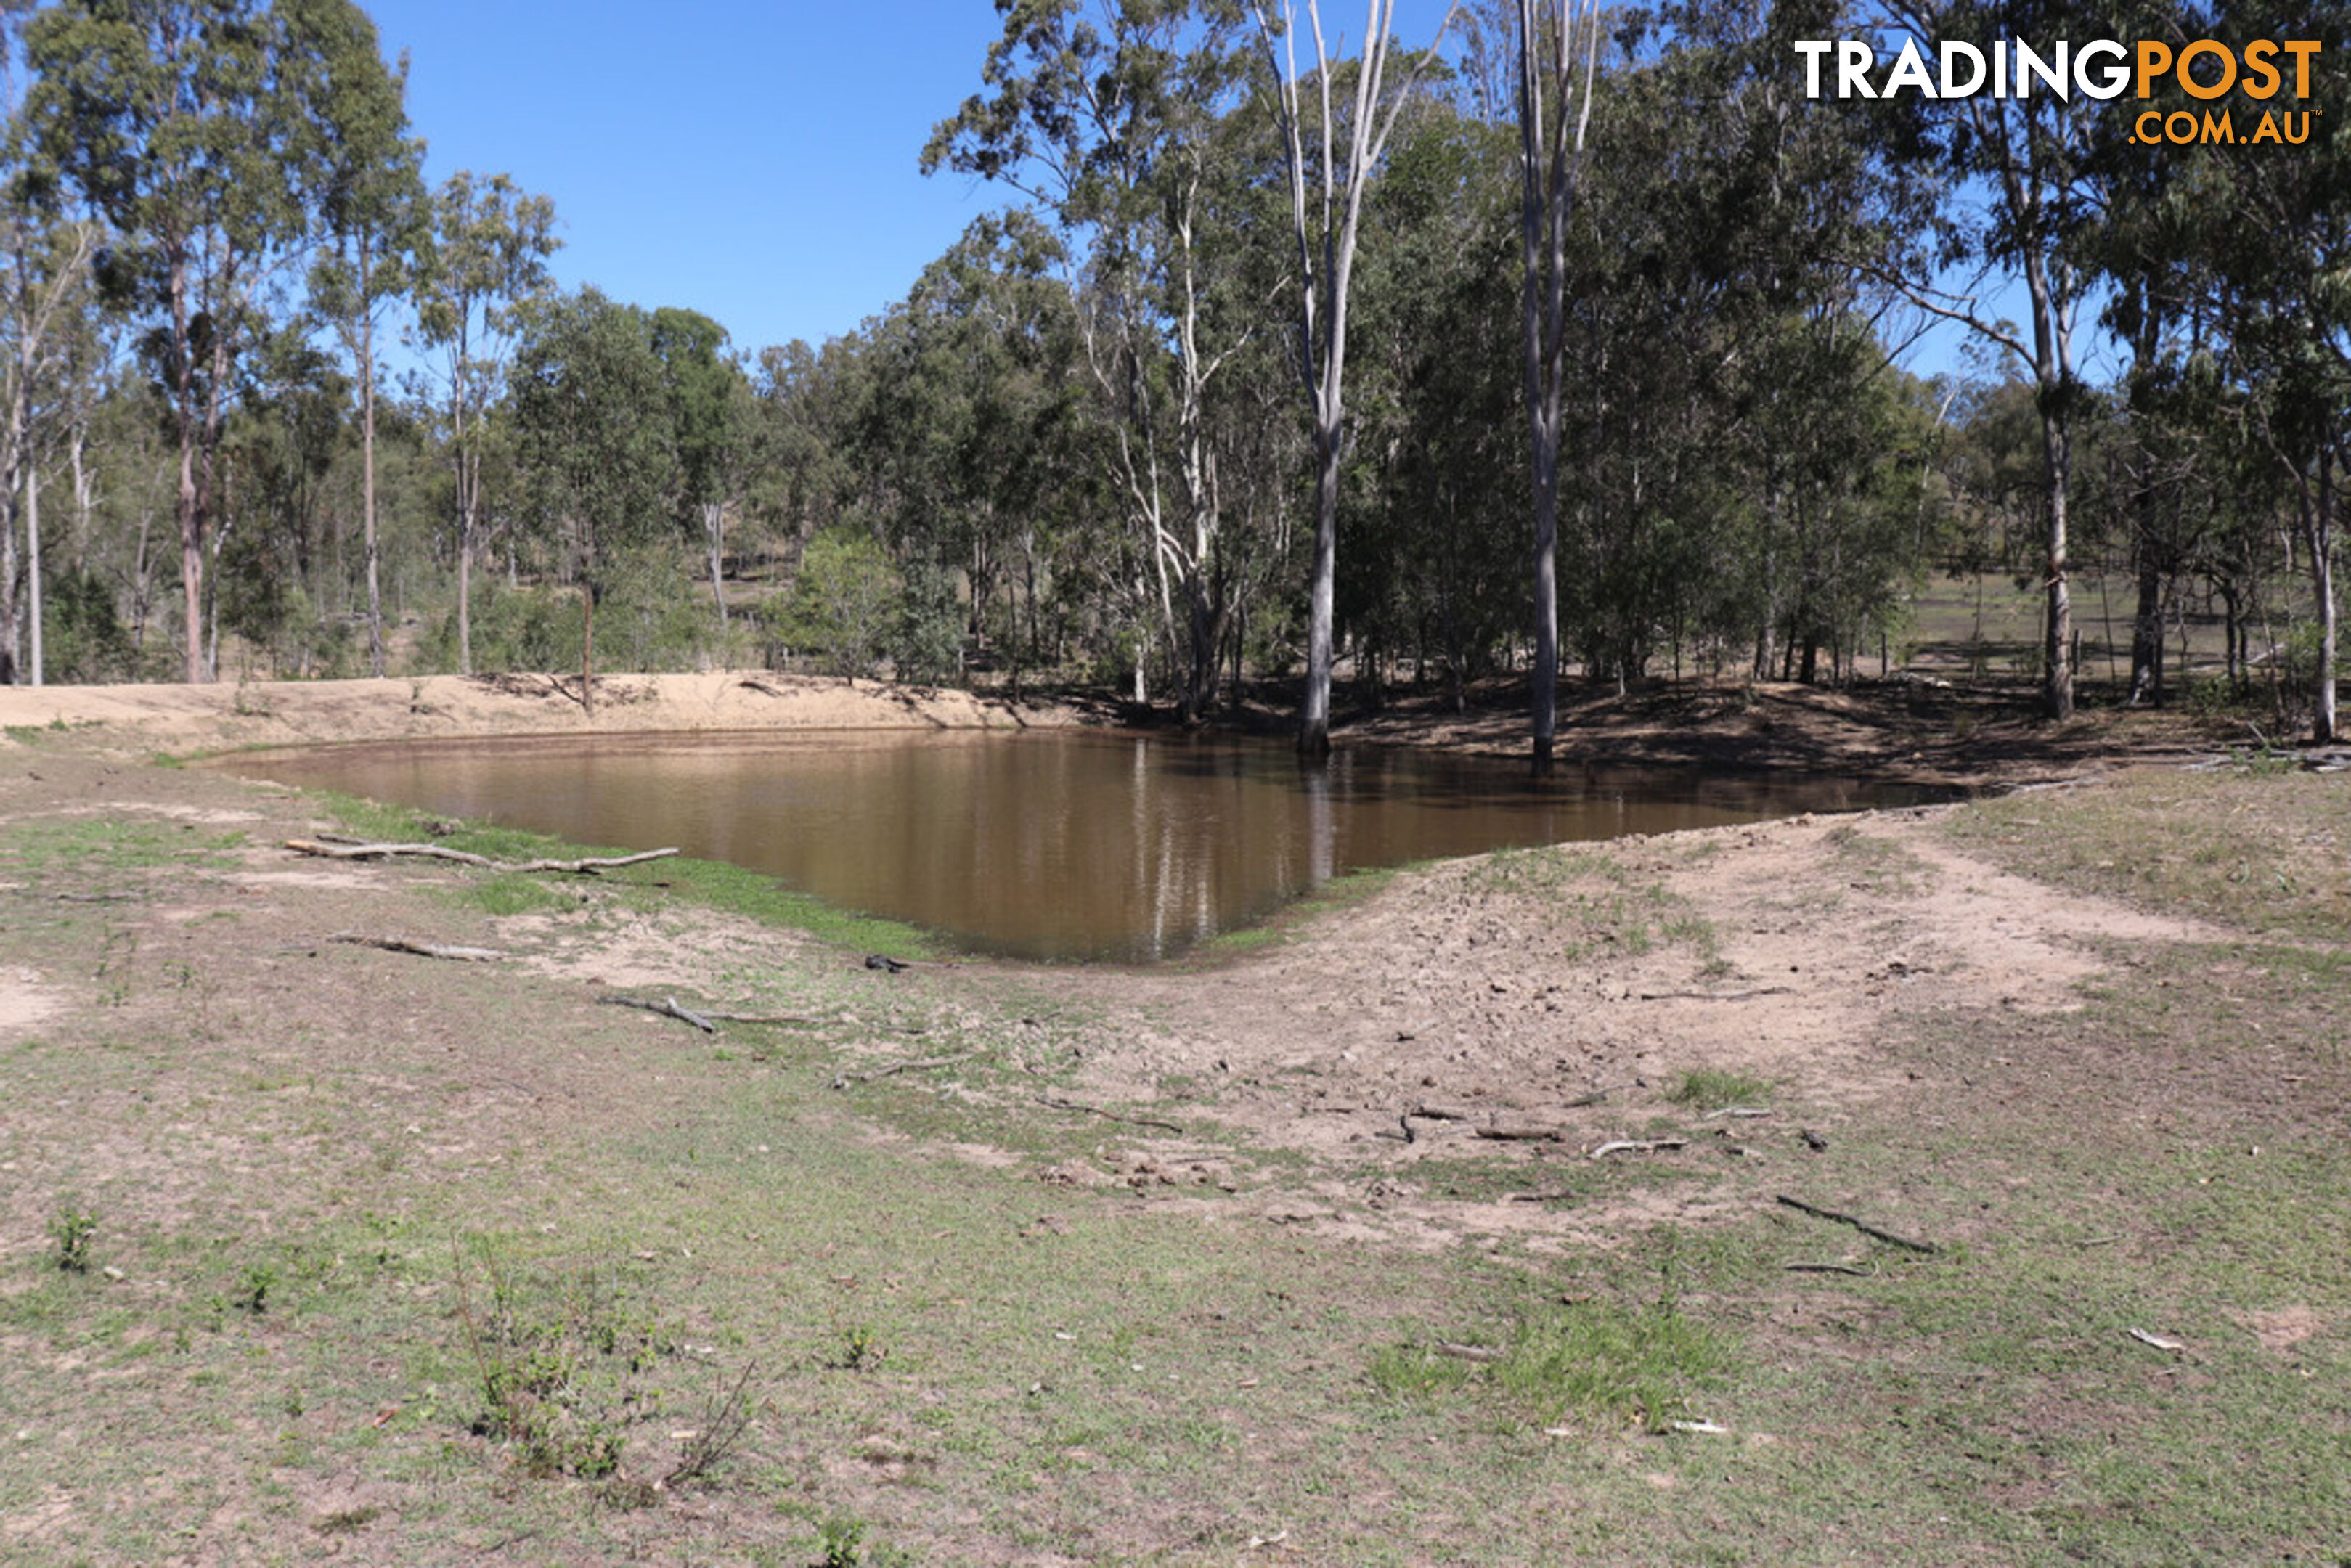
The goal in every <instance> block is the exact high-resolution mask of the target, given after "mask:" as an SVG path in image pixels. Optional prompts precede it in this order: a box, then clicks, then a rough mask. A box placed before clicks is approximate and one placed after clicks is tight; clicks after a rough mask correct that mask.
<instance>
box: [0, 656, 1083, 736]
mask: <svg viewBox="0 0 2351 1568" xmlns="http://www.w3.org/2000/svg"><path fill="white" fill-rule="evenodd" d="M1080 719H1081V715H1080V713H1079V711H1078V710H1077V709H1076V708H1074V707H1071V706H1067V705H1061V704H1050V703H1029V704H1013V703H1009V702H1004V701H999V700H997V699H995V698H990V697H984V696H977V695H973V694H972V693H969V692H964V691H955V690H941V689H937V688H932V687H904V686H891V685H881V684H879V683H876V682H872V681H843V680H833V679H829V678H819V677H815V676H808V675H778V674H768V673H767V672H764V671H757V670H714V671H709V672H705V673H703V674H629V675H599V676H598V677H597V679H596V689H595V703H594V708H593V711H592V712H591V711H590V709H589V708H588V707H586V706H583V705H582V704H581V702H580V677H579V676H577V675H569V676H553V675H537V674H502V675H425V676H420V677H415V678H404V679H386V680H381V681H256V682H250V683H247V682H237V681H222V682H216V683H214V685H204V686H183V685H114V686H44V687H40V688H38V689H34V688H30V687H25V686H0V727H26V726H33V727H38V726H46V725H93V724H94V725H102V726H104V727H105V728H106V733H107V735H108V737H110V738H111V737H120V744H122V745H124V746H126V747H129V746H135V745H141V744H143V745H145V746H147V747H164V748H170V749H175V750H181V749H184V750H198V751H214V750H221V749H224V748H226V747H250V746H298V745H303V744H305V743H320V742H331V741H352V740H406V739H424V738H432V737H444V736H486V735H550V734H586V733H591V732H595V731H600V730H617V731H628V732H632V733H633V732H643V731H652V730H745V729H900V728H917V729H919V728H935V729H981V728H991V727H993V728H1019V727H1031V726H1058V725H1068V724H1075V723H1078V722H1080Z"/></svg>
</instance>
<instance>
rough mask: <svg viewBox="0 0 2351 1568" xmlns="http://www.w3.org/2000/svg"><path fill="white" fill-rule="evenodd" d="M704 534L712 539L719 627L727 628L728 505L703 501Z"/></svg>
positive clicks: (712, 587)
mask: <svg viewBox="0 0 2351 1568" xmlns="http://www.w3.org/2000/svg"><path fill="white" fill-rule="evenodd" d="M702 535H703V538H705V539H707V540H709V541H710V597H711V598H712V599H713V600H714V601H716V603H717V605H718V629H719V630H720V631H721V632H724V631H726V505H725V503H723V502H719V501H705V502H703V503H702Z"/></svg>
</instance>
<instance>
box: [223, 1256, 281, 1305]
mask: <svg viewBox="0 0 2351 1568" xmlns="http://www.w3.org/2000/svg"><path fill="white" fill-rule="evenodd" d="M276 1289H277V1270H276V1269H275V1268H273V1267H271V1266H270V1265H269V1264H266V1263H248V1264H246V1267H245V1270H244V1271H243V1272H241V1273H240V1274H238V1276H237V1281H236V1291H235V1294H234V1295H232V1296H230V1297H229V1304H230V1305H231V1306H234V1307H235V1308H236V1310H237V1311H239V1312H249V1313H251V1314H252V1315H253V1316H255V1317H259V1316H261V1314H262V1313H264V1312H267V1311H268V1310H269V1292H270V1291H274V1290H276Z"/></svg>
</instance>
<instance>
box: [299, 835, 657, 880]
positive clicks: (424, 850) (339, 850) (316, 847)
mask: <svg viewBox="0 0 2351 1568" xmlns="http://www.w3.org/2000/svg"><path fill="white" fill-rule="evenodd" d="M286 847H287V849H289V850H292V851H293V852H295V853H296V854H302V855H319V856H321V857H323V858H324V859H327V860H332V861H362V860H375V859H378V858H380V857H381V856H384V855H423V856H425V857H427V858H429V859H432V860H438V861H455V862H458V863H459V864H461V865H475V866H481V867H484V868H486V870H489V871H500V872H562V873H568V874H571V875H575V876H578V875H587V874H590V873H596V872H600V871H609V870H610V869H611V868H612V867H614V866H622V865H635V864H637V863H638V862H642V861H657V860H662V859H664V858H665V857H667V856H670V855H674V854H675V853H677V851H676V850H674V849H666V850H646V851H644V852H642V853H639V854H633V855H590V856H588V857H587V858H585V859H582V860H576V861H494V860H492V859H491V858H490V857H489V856H487V855H477V854H475V853H474V852H472V851H470V850H453V849H450V848H449V847H448V846H446V845H445V844H330V843H328V842H326V841H323V840H319V839H288V840H287V841H286Z"/></svg>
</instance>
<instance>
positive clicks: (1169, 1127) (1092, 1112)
mask: <svg viewBox="0 0 2351 1568" xmlns="http://www.w3.org/2000/svg"><path fill="white" fill-rule="evenodd" d="M1037 1103H1038V1104H1040V1105H1050V1106H1051V1107H1052V1108H1053V1109H1054V1110H1056V1111H1082V1112H1084V1113H1086V1114H1087V1115H1089V1116H1101V1117H1103V1118H1106V1119H1107V1120H1109V1121H1113V1122H1124V1123H1125V1124H1127V1125H1129V1126H1131V1127H1157V1128H1160V1129H1161V1130H1162V1131H1165V1132H1169V1133H1173V1134H1175V1135H1176V1136H1177V1137H1179V1138H1180V1137H1182V1136H1183V1135H1184V1129H1183V1128H1181V1127H1179V1126H1177V1125H1176V1124H1175V1123H1173V1122H1159V1121H1155V1120H1153V1119H1152V1118H1151V1117H1149V1116H1122V1115H1120V1114H1119V1113H1117V1112H1115V1111H1105V1110H1103V1109H1102V1107H1101V1106H1099V1105H1081V1104H1079V1103H1077V1102H1076V1101H1075V1100H1061V1099H1056V1098H1055V1097H1054V1096H1052V1095H1050V1094H1040V1095H1038V1096H1037Z"/></svg>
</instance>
